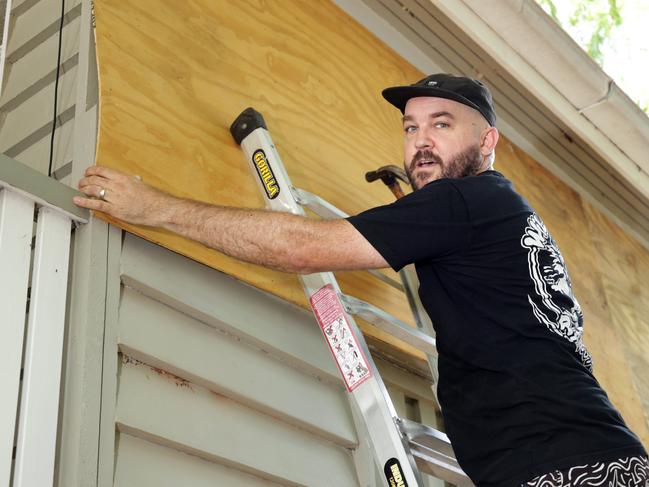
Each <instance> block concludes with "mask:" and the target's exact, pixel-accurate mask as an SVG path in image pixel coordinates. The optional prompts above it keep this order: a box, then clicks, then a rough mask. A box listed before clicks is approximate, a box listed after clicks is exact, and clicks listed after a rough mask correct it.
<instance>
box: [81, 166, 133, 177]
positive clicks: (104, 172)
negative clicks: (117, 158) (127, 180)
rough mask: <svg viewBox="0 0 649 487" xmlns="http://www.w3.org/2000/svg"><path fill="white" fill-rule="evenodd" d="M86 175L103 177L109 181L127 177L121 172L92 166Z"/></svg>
mask: <svg viewBox="0 0 649 487" xmlns="http://www.w3.org/2000/svg"><path fill="white" fill-rule="evenodd" d="M85 175H86V176H101V177H104V178H107V179H114V178H115V177H119V176H125V174H124V173H123V172H121V171H117V170H116V169H110V168H108V167H104V166H90V167H89V168H88V169H86V172H85Z"/></svg>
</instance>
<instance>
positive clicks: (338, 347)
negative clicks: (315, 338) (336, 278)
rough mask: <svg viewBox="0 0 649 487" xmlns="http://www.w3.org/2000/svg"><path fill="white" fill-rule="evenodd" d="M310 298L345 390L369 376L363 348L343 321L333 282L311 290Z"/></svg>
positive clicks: (355, 386) (342, 313)
mask: <svg viewBox="0 0 649 487" xmlns="http://www.w3.org/2000/svg"><path fill="white" fill-rule="evenodd" d="M310 301H311V307H312V308H313V312H314V313H315V317H316V319H317V320H318V323H319V324H320V328H321V329H322V332H323V333H324V336H325V338H326V339H327V344H328V345H329V348H330V349H331V353H332V354H333V356H334V358H335V359H336V363H337V364H338V368H339V369H340V373H341V374H342V376H343V380H344V381H345V384H346V385H347V390H348V391H349V392H352V391H353V390H354V389H356V388H357V387H358V386H359V385H361V384H362V383H363V382H365V381H366V380H367V379H369V378H370V377H372V372H371V370H370V367H369V365H368V363H367V359H366V358H365V355H364V353H363V350H362V349H361V347H360V346H359V345H358V340H357V339H356V337H355V336H354V334H353V333H352V329H351V327H350V326H349V323H348V322H347V318H346V316H345V311H344V310H343V307H342V305H341V304H340V301H339V299H338V295H337V294H336V291H335V290H334V288H333V286H332V285H331V284H327V285H326V286H323V287H321V288H320V289H318V290H317V291H316V292H315V293H313V294H312V295H311V298H310Z"/></svg>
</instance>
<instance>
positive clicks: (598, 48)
mask: <svg viewBox="0 0 649 487" xmlns="http://www.w3.org/2000/svg"><path fill="white" fill-rule="evenodd" d="M600 5H601V3H600V2H598V1H597V0H582V1H581V2H580V3H579V4H578V5H577V8H576V9H575V11H574V12H573V13H572V15H571V16H570V19H569V20H568V22H570V25H572V26H577V25H580V24H584V23H586V24H588V25H589V26H592V27H591V28H592V34H591V37H590V39H589V40H588V41H587V42H586V45H585V46H584V47H585V48H586V51H587V52H588V54H590V57H592V58H593V59H594V60H595V61H597V63H598V64H599V65H600V66H601V65H602V64H603V62H604V59H603V58H602V45H603V44H604V42H605V41H606V39H608V37H609V36H610V34H611V30H612V29H613V28H614V27H619V26H620V25H621V24H622V16H621V15H620V9H619V7H618V5H617V0H608V9H607V10H601V6H600ZM598 7H600V8H599V9H598Z"/></svg>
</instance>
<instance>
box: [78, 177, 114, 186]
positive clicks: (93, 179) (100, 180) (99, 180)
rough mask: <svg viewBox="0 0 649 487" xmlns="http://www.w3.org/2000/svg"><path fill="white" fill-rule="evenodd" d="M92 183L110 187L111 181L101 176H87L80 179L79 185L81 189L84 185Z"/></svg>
mask: <svg viewBox="0 0 649 487" xmlns="http://www.w3.org/2000/svg"><path fill="white" fill-rule="evenodd" d="M91 185H94V186H100V187H102V188H110V187H111V181H110V179H106V178H103V177H101V176H86V177H85V178H81V179H80V180H79V184H78V185H77V186H78V188H79V189H83V188H84V187H86V186H91Z"/></svg>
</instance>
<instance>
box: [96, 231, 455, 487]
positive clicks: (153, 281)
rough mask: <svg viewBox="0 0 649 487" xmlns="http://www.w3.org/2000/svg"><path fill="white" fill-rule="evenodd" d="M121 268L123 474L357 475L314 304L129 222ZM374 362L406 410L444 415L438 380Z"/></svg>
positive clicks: (243, 481)
mask: <svg viewBox="0 0 649 487" xmlns="http://www.w3.org/2000/svg"><path fill="white" fill-rule="evenodd" d="M119 267H120V271H119V273H120V284H119V286H120V292H119V299H118V301H117V300H116V302H115V305H117V306H118V311H117V312H116V313H112V314H114V315H115V316H116V318H115V319H116V323H115V325H114V326H115V328H116V330H117V333H116V336H115V340H116V342H117V349H118V350H119V353H120V359H119V364H118V369H117V377H118V379H117V382H116V383H115V385H114V386H113V387H114V389H115V394H116V401H115V403H114V405H113V407H114V414H108V415H107V417H110V418H114V422H115V423H114V427H115V430H116V431H117V440H116V441H115V442H114V444H115V450H114V457H112V456H111V455H107V456H106V458H105V460H104V461H110V463H111V466H112V465H113V462H114V461H116V463H115V472H114V475H115V477H114V485H115V486H119V487H122V486H130V485H142V486H147V485H179V483H174V482H178V480H177V479H184V483H187V484H188V485H209V483H210V482H216V484H219V482H223V483H224V484H225V482H226V481H227V482H232V485H266V484H264V482H276V483H278V484H281V485H308V486H330V485H349V486H353V485H358V481H357V480H356V478H357V477H356V470H355V468H356V467H355V464H354V459H353V455H352V453H351V452H352V450H354V449H355V448H356V447H357V444H358V440H357V437H356V431H355V428H354V425H353V421H352V416H351V412H350V409H349V406H348V403H347V399H346V393H345V391H344V389H343V387H342V385H341V382H340V380H339V378H338V375H337V371H336V369H335V366H334V364H333V361H332V360H331V358H330V356H329V351H328V350H327V348H326V346H325V344H324V341H323V340H322V337H321V332H320V330H319V328H318V327H317V325H316V324H315V322H314V320H313V318H312V315H311V314H310V313H308V312H306V311H305V310H302V309H298V308H296V307H294V306H291V305H289V304H287V303H285V302H282V301H280V300H278V299H276V298H274V297H272V296H269V295H267V294H265V293H263V292H261V291H258V290H256V289H253V288H251V287H249V286H247V285H245V284H243V283H241V282H239V281H236V280H235V279H233V278H231V277H229V276H226V275H224V274H222V273H220V272H217V271H215V270H213V269H210V268H208V267H205V266H203V265H201V264H198V263H196V262H193V261H191V260H189V259H186V258H184V257H182V256H180V255H178V254H175V253H173V252H170V251H168V250H165V249H163V248H161V247H159V246H156V245H154V244H151V243H149V242H146V241H144V240H142V239H140V238H137V237H135V236H133V235H130V234H126V235H125V238H124V242H123V246H122V248H121V255H120V259H119ZM107 306H109V307H110V306H112V304H111V303H110V302H108V303H107ZM110 314H111V313H110V311H107V315H110ZM107 326H113V325H111V323H110V320H109V322H108V323H107ZM107 336H110V333H107ZM108 349H109V350H110V347H108ZM117 349H116V350H117ZM116 358H117V357H115V359H116ZM378 363H379V367H380V369H381V373H382V375H383V376H384V378H385V380H386V383H387V384H388V387H389V390H390V393H391V394H392V396H393V398H394V401H395V406H396V407H397V409H398V411H399V413H400V414H401V415H403V416H404V417H409V415H412V413H413V406H412V405H413V404H414V405H415V409H416V415H418V416H419V417H420V418H421V420H422V421H423V422H424V423H426V424H429V425H431V426H436V421H437V419H436V415H435V409H434V406H433V395H432V393H431V391H430V384H429V383H428V382H427V381H425V380H423V379H421V378H418V377H415V376H413V375H411V374H408V373H406V372H404V371H401V370H399V369H397V368H395V367H393V366H391V365H390V364H388V363H386V362H384V361H378ZM107 383H108V384H110V381H107ZM110 387H111V386H110V385H108V386H107V388H106V390H105V394H107V395H110V394H111V391H110ZM406 402H408V403H409V404H410V408H409V407H408V406H407V405H406ZM410 419H419V418H413V417H410ZM111 421H112V419H111ZM104 441H109V439H107V438H104ZM110 442H111V444H113V442H112V440H110ZM115 459H116V460H115ZM172 465H173V470H174V474H173V475H169V476H167V475H163V474H162V473H161V472H164V471H167V470H170V469H171V468H172V467H171V466H172ZM161 468H162V470H160V469H161ZM165 479H166V480H165ZM174 479H176V480H174ZM160 482H162V483H160ZM164 482H167V483H166V484H165V483H164ZM428 482H429V483H428V485H429V486H431V487H432V486H438V485H443V483H441V482H439V481H436V480H433V479H428ZM216 484H215V485H216Z"/></svg>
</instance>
